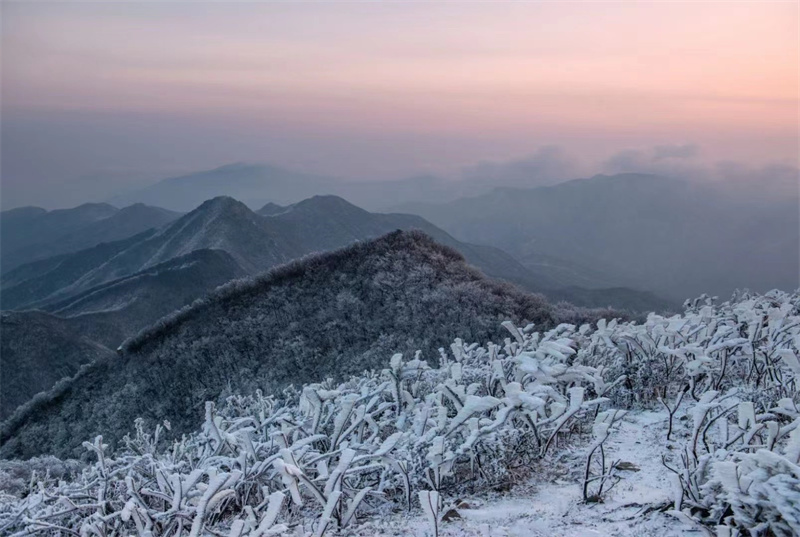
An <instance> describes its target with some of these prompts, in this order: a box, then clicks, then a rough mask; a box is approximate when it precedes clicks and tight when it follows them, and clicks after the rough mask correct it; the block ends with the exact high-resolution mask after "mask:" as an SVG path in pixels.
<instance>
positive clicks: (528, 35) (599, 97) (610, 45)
mask: <svg viewBox="0 0 800 537" xmlns="http://www.w3.org/2000/svg"><path fill="white" fill-rule="evenodd" d="M799 5H800V4H798V3H797V2H794V1H791V2H766V1H759V2H689V1H687V2H637V3H634V2H558V3H556V2H529V3H448V4H444V3H435V2H424V3H403V2H394V3H342V2H336V3H294V4H290V3H266V2H263V3H236V4H232V3H225V4H222V3H192V4H187V3H146V2H139V3H129V4H115V5H103V4H100V3H83V4H38V3H27V4H24V5H23V4H21V3H20V4H14V3H5V4H4V5H3V26H2V30H3V35H2V39H3V41H2V45H3V51H2V52H3V73H2V74H3V87H2V89H3V94H2V99H3V100H2V105H3V113H4V114H5V115H6V116H7V117H10V118H13V120H14V121H13V123H11V125H12V127H11V128H14V129H19V132H20V133H21V134H20V136H24V135H25V133H28V132H29V131H26V130H25V129H26V128H30V129H34V127H33V126H31V125H34V124H35V128H36V129H40V130H42V131H46V132H51V133H55V132H59V133H61V134H60V136H62V137H64V138H65V139H68V138H71V139H72V143H74V142H75V140H76V139H77V140H83V139H85V140H86V143H88V144H91V143H93V140H95V139H96V138H97V137H101V136H100V135H101V134H103V133H105V134H106V135H107V136H104V137H105V138H106V139H109V136H110V137H111V138H113V137H114V136H116V137H117V138H120V139H122V140H125V141H126V142H127V143H128V144H129V145H137V147H138V146H139V145H141V147H138V149H137V151H139V152H140V153H141V155H140V156H138V157H136V158H135V159H134V158H124V155H123V156H122V157H120V159H119V162H116V161H114V160H113V159H110V157H108V155H105V153H106V152H104V157H103V158H98V159H97V161H96V162H94V163H93V162H92V157H91V152H90V151H88V150H83V149H80V148H77V149H75V150H74V151H62V152H61V153H64V152H66V153H69V155H67V156H65V155H64V154H61V153H59V152H58V151H54V152H53V154H52V155H48V154H44V155H42V154H41V151H43V150H44V149H42V150H37V154H38V155H39V158H40V159H45V160H47V159H51V160H53V162H57V161H58V159H62V160H64V161H65V162H66V165H65V166H66V169H69V170H72V171H73V173H79V171H85V172H86V173H90V172H92V171H96V170H101V169H105V168H114V167H115V166H116V168H119V169H137V166H138V169H141V170H149V171H156V169H157V168H159V167H160V168H163V169H166V168H170V167H172V168H187V169H190V168H202V167H204V166H209V165H214V164H222V163H224V162H225V161H230V160H261V161H265V160H269V161H273V162H276V163H279V164H281V163H282V164H286V165H292V166H296V167H301V168H303V167H305V168H307V169H309V170H311V171H317V172H319V171H328V172H330V173H333V174H338V175H347V176H353V177H371V176H376V177H397V176H402V175H403V174H409V173H414V172H416V171H427V170H432V171H437V170H441V169H447V168H448V167H457V166H461V165H466V164H468V163H470V162H475V161H477V160H481V159H507V158H513V157H519V156H524V155H525V154H529V153H532V152H534V151H535V150H536V148H537V147H539V146H541V145H545V144H556V145H560V146H562V147H564V148H566V149H567V150H569V151H570V152H571V153H572V154H577V155H581V156H582V157H584V158H585V159H587V160H589V161H591V160H598V159H602V158H604V157H607V156H608V155H609V154H611V153H613V152H615V151H618V150H620V149H623V148H629V147H645V146H651V145H657V144H664V143H693V144H697V145H698V146H700V147H701V148H702V152H701V154H702V156H703V157H704V158H706V159H709V160H722V159H736V160H744V161H747V162H765V161H774V160H780V161H783V162H796V161H797V157H798V79H799V77H800V72H799V71H798V66H799V65H800V28H799V26H798V20H799V16H798V6H799ZM130 118H135V121H138V122H139V123H142V122H145V123H146V122H147V121H150V119H152V118H158V120H157V121H156V120H153V126H154V128H155V126H156V125H161V123H158V121H161V122H165V121H170V122H172V125H182V126H185V127H186V128H185V129H183V130H181V129H178V128H176V129H175V133H174V134H164V135H163V136H165V137H166V138H160V139H159V143H160V144H163V143H169V142H170V140H173V138H174V140H173V142H174V144H175V148H176V149H175V151H176V156H175V157H174V158H173V159H172V160H169V159H168V160H164V159H161V160H159V159H158V158H155V157H153V158H152V159H151V160H152V162H151V167H154V168H152V169H150V168H147V166H148V164H147V160H148V158H150V157H148V156H147V155H150V154H155V151H156V148H152V149H151V150H150V152H149V153H148V151H147V150H146V146H147V143H148V141H147V139H146V138H147V137H146V136H142V135H141V133H140V130H141V129H140V130H136V129H135V128H134V127H132V126H131V124H130V121H131V120H130ZM48 121H52V122H53V128H52V129H50V131H47V126H48ZM56 124H57V125H56ZM70 125H72V127H70ZM98 125H99V126H98ZM189 127H191V128H189ZM70 129H73V130H72V131H71V130H70ZM98 129H99V130H100V131H102V133H100V132H99V131H98ZM6 130H8V128H7V129H6ZM145 130H146V129H145ZM161 131H163V132H167V130H166V128H164V129H161ZM30 132H33V131H30ZM36 132H39V131H36ZM181 132H182V133H183V134H180V133H181ZM200 132H203V133H204V135H205V136H210V134H209V133H218V134H219V136H224V137H225V141H224V143H222V145H221V146H219V147H217V148H216V150H215V151H211V152H204V151H200V150H197V151H195V152H194V153H195V157H194V158H193V157H192V145H191V142H192V139H193V137H194V136H196V135H198V133H200ZM276 132H279V133H282V134H284V135H285V136H283V138H281V140H279V142H280V143H278V142H275V137H276V134H275V133H276ZM136 133H139V134H136ZM267 133H268V134H267ZM7 134H9V135H10V136H16V134H17V133H16V131H14V132H10V133H7ZM262 135H263V136H264V140H270V142H269V143H267V142H266V141H265V142H264V144H262V145H259V144H258V143H256V142H254V140H257V139H259V137H261V136H262ZM30 136H31V137H32V136H33V135H32V134H31V135H30ZM52 136H55V134H53V135H52ZM137 136H139V138H141V139H139V138H137ZM36 139H37V140H41V139H42V136H37V137H36ZM376 139H381V140H383V141H384V143H382V144H380V146H379V147H378V148H377V149H376V148H375V147H374V146H373V145H369V143H372V142H374V141H375V140H376ZM326 140H327V141H328V142H329V143H327V145H326ZM345 142H351V143H350V145H349V146H348V144H347V143H345ZM21 143H22V142H19V144H21ZM65 143H67V142H65ZM41 144H42V145H45V144H44V142H41ZM54 144H58V141H57V140H56V139H55V138H54V139H53V140H50V141H49V142H48V144H47V145H48V146H52V145H54ZM198 144H199V142H198ZM204 144H206V145H207V143H206V142H204ZM281 144H283V145H281ZM304 144H306V148H307V147H313V148H314V154H315V156H314V157H310V156H307V154H308V153H309V151H307V150H304V149H305V148H304ZM359 144H361V145H363V144H367V145H368V147H369V148H370V151H371V152H375V151H377V153H376V154H372V155H371V157H370V158H366V157H365V158H361V159H360V157H359V156H358V151H356V150H355V149H354V148H355V147H357V146H359ZM431 144H433V145H431ZM436 144H439V146H440V147H441V150H440V151H439V152H438V153H437V152H436V151H432V150H431V151H427V152H426V151H424V150H422V151H420V150H419V147H423V148H425V147H433V146H435V145H436ZM162 147H163V146H162ZM198 147H199V145H198ZM225 147H227V148H228V149H225ZM276 147H279V148H280V150H278V149H276ZM414 148H417V149H414ZM348 149H349V151H348ZM82 151H83V152H84V153H86V154H83V153H82ZM118 152H119V153H120V154H124V151H123V150H122V149H119V150H118ZM137 154H138V153H137ZM304 155H306V156H304ZM4 157H7V155H4ZM20 159H21V160H24V159H22V157H20ZM65 159H66V160H65ZM70 159H72V160H70ZM76 159H77V160H76ZM29 160H33V159H32V158H31V159H29ZM77 161H80V165H78V164H76V162H77ZM13 164H14V167H13V169H14V171H15V174H18V175H20V174H21V175H25V174H26V173H28V175H31V176H33V175H35V173H34V171H30V170H34V168H35V166H34V167H33V168H31V167H30V166H29V167H28V168H26V164H25V162H21V163H16V162H15V163H13ZM39 165H40V166H41V163H40V164H39ZM31 166H33V165H31ZM93 166H94V168H93ZM26 169H29V171H28V172H25V170H26ZM84 169H85V170H84ZM20 170H22V171H20ZM4 175H7V174H4Z"/></svg>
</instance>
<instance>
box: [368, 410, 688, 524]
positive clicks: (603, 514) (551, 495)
mask: <svg viewBox="0 0 800 537" xmlns="http://www.w3.org/2000/svg"><path fill="white" fill-rule="evenodd" d="M666 419H667V416H666V414H665V413H663V412H650V411H639V412H632V413H630V414H628V415H627V416H626V417H625V418H624V421H623V423H621V424H620V425H619V428H618V429H617V430H616V431H615V432H614V433H613V434H612V435H611V437H610V438H609V440H608V441H607V442H606V456H607V457H608V458H609V459H613V460H621V461H625V462H629V463H632V465H634V466H635V467H637V468H639V471H632V470H630V471H621V472H620V475H621V476H623V477H624V479H623V480H622V481H620V482H619V483H618V484H617V485H616V486H615V487H614V488H613V489H612V490H611V492H610V493H608V494H607V495H605V501H604V502H603V503H592V504H585V503H583V501H582V498H581V479H582V472H583V464H584V462H585V460H586V459H585V455H586V446H585V445H583V446H581V447H580V448H578V449H575V450H574V451H573V452H568V451H566V450H565V451H564V452H563V455H561V456H559V457H558V460H556V461H553V463H552V464H551V466H552V468H550V470H551V472H550V475H549V476H548V478H546V479H544V478H542V477H537V476H534V477H532V478H531V479H530V480H529V481H528V482H527V483H524V484H522V485H520V486H517V487H515V488H514V489H513V490H511V491H510V492H509V493H507V494H505V495H503V496H498V495H495V497H488V496H487V495H483V496H481V495H476V496H475V497H472V498H466V502H467V503H468V504H470V506H471V508H469V509H459V514H460V515H461V516H462V517H463V518H462V519H461V520H454V521H452V522H448V523H443V524H442V525H441V527H440V531H439V534H440V536H441V537H612V536H624V537H647V536H653V537H656V536H657V537H678V536H697V535H700V534H699V533H697V532H696V531H690V529H689V528H688V527H686V526H684V525H683V524H682V523H680V522H679V521H677V520H675V519H674V518H672V517H670V516H668V515H664V514H662V513H658V512H655V513H650V514H648V515H646V516H644V517H642V516H637V513H639V512H640V510H641V509H642V507H643V506H645V507H646V506H648V505H650V504H658V503H662V502H665V501H669V500H670V497H671V495H670V484H669V481H668V476H667V472H666V471H665V469H664V467H663V466H662V465H661V455H662V454H663V453H666V452H667V451H666V449H665V447H664V446H665V441H664V435H665V434H666V427H665V423H666ZM358 534H359V535H364V536H366V535H376V536H377V535H386V536H389V535H396V536H399V535H406V536H411V535H414V536H418V537H424V536H426V535H428V531H427V526H426V523H425V521H424V519H423V518H422V517H421V516H419V517H411V518H404V517H398V518H393V519H389V520H385V521H383V522H379V523H376V524H374V525H373V524H367V525H365V526H362V527H361V528H360V531H359V532H358Z"/></svg>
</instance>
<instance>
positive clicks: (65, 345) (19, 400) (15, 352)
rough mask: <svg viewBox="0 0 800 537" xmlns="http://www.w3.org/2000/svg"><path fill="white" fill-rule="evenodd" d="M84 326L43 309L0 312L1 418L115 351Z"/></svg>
mask: <svg viewBox="0 0 800 537" xmlns="http://www.w3.org/2000/svg"><path fill="white" fill-rule="evenodd" d="M84 328H85V326H84V325H83V323H82V322H80V321H75V320H72V319H60V318H58V317H54V316H52V315H48V314H46V313H43V312H4V313H2V314H1V315H0V330H1V331H2V337H0V370H2V375H0V419H2V420H4V419H6V418H7V417H8V416H9V415H11V413H12V412H13V411H14V409H15V408H17V407H18V406H19V405H21V404H23V403H25V402H26V401H28V400H29V399H30V398H31V397H33V396H34V395H35V394H37V393H39V392H41V391H45V390H49V389H50V388H52V387H53V385H54V384H55V383H56V382H57V381H58V380H60V379H62V378H65V377H71V376H73V375H74V374H75V373H77V371H78V369H79V368H80V367H81V366H82V365H83V364H85V363H88V362H91V361H93V360H95V359H97V358H100V357H102V356H109V355H112V354H113V353H112V351H111V350H109V349H108V348H107V347H104V346H102V345H100V344H98V343H96V342H94V341H93V340H91V339H90V338H89V337H87V335H86V333H85V332H84Z"/></svg>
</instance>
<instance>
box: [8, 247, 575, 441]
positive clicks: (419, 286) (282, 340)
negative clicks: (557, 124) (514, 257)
mask: <svg viewBox="0 0 800 537" xmlns="http://www.w3.org/2000/svg"><path fill="white" fill-rule="evenodd" d="M587 315H591V313H590V312H585V311H583V310H575V309H567V310H556V309H555V308H554V307H552V306H550V305H549V304H548V303H547V302H546V301H545V300H544V299H543V298H542V297H541V296H537V295H530V294H526V293H522V292H521V291H519V290H517V289H516V288H514V287H512V286H509V285H505V284H500V283H496V282H493V281H491V280H487V279H486V278H485V277H484V276H483V275H481V274H480V273H479V272H477V271H475V270H474V269H472V268H470V267H469V266H468V265H467V264H466V262H465V261H464V259H463V258H462V257H461V256H460V255H459V254H458V253H457V252H455V251H454V250H451V249H450V248H447V247H444V246H441V245H438V244H436V243H435V242H433V241H432V240H431V239H430V238H428V237H427V236H425V235H424V234H421V233H419V232H395V233H391V234H389V235H387V236H385V237H382V238H380V239H377V240H374V241H370V242H364V243H358V244H355V245H353V246H350V247H347V248H344V249H342V250H338V251H335V252H332V253H327V254H320V255H316V256H312V257H309V258H307V259H303V260H300V261H295V262H292V263H290V264H288V265H284V266H282V267H279V268H277V269H275V270H273V271H270V272H268V273H266V274H264V275H262V276H259V277H256V278H254V279H250V280H240V281H234V282H232V283H230V284H228V285H227V286H225V287H223V288H221V289H219V290H218V291H216V292H214V293H212V294H211V295H210V296H209V297H207V298H205V299H203V300H201V301H199V302H197V303H195V304H194V305H192V306H191V307H189V308H187V309H184V310H182V311H179V312H177V313H175V314H173V315H171V316H168V317H166V318H164V319H162V320H160V321H159V322H157V323H156V324H155V325H153V326H151V327H150V328H148V329H146V330H144V331H143V332H142V333H141V334H139V335H137V336H136V337H133V338H131V339H130V340H128V341H127V342H126V343H125V344H124V345H123V348H124V353H123V356H121V357H114V358H108V359H102V360H99V361H98V362H96V363H95V364H94V365H92V366H91V367H88V368H86V369H85V371H83V372H82V373H81V374H80V375H79V377H78V378H76V379H75V380H73V381H72V382H70V383H66V384H65V385H63V386H60V387H59V388H58V389H57V390H56V391H54V392H53V393H50V394H48V395H46V396H39V397H38V398H37V400H35V401H33V402H32V403H30V404H28V405H26V407H24V408H22V409H20V410H19V411H18V412H17V413H16V414H15V416H13V417H12V418H11V419H10V420H9V421H7V422H6V423H5V424H4V429H3V431H2V448H0V453H1V454H2V455H3V456H5V457H9V456H25V457H28V456H32V455H35V454H39V453H57V454H60V455H72V456H77V455H80V454H81V450H80V449H79V446H80V442H81V439H84V438H89V437H92V436H94V435H95V434H99V433H102V434H103V435H104V438H105V439H106V441H110V442H111V443H112V444H115V443H116V442H117V441H119V439H120V438H121V437H122V435H123V434H124V433H125V432H126V431H127V430H129V428H130V426H131V424H132V423H133V420H134V419H135V418H136V417H139V416H141V417H144V418H145V419H146V420H147V421H148V423H155V422H160V421H161V420H164V419H168V420H170V422H171V428H172V434H177V435H179V434H180V433H182V432H186V431H188V430H189V429H190V428H192V427H194V426H196V425H197V423H199V420H200V419H201V417H202V406H203V403H204V402H205V401H206V400H217V401H220V400H222V399H223V398H224V397H225V396H227V395H231V394H234V393H249V392H253V391H254V390H257V389H260V390H262V391H264V393H271V394H279V393H280V391H281V390H282V389H283V388H285V387H286V386H287V385H289V384H295V385H298V384H300V383H302V382H307V381H312V380H314V379H324V378H327V377H334V378H338V379H342V378H345V377H346V376H347V375H350V374H355V373H358V372H361V371H363V370H365V369H372V368H380V367H383V366H384V365H385V364H386V360H387V357H388V356H391V354H392V353H394V352H414V351H415V350H417V349H420V350H421V351H422V354H423V357H425V358H426V359H428V360H431V361H433V362H435V361H436V360H437V356H438V350H437V349H439V347H442V346H445V345H446V344H448V342H449V340H450V339H451V338H452V337H453V336H456V337H461V338H463V339H464V340H468V341H474V340H493V339H494V340H497V341H500V340H501V339H502V338H503V337H504V336H503V335H502V332H501V330H502V329H501V328H500V326H499V324H500V322H502V321H503V320H506V319H512V320H514V321H515V322H520V323H527V322H534V323H536V324H537V325H538V326H542V327H549V326H554V324H557V322H559V321H560V320H569V321H578V320H581V319H583V318H584V317H586V316H587ZM443 334H449V335H447V336H444V335H443Z"/></svg>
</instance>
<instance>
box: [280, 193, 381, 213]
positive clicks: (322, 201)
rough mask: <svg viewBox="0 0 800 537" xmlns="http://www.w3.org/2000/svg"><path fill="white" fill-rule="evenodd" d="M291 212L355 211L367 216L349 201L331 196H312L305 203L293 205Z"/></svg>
mask: <svg viewBox="0 0 800 537" xmlns="http://www.w3.org/2000/svg"><path fill="white" fill-rule="evenodd" d="M289 210H292V211H309V210H311V211H332V210H335V211H341V210H346V211H353V212H357V213H359V214H361V213H364V214H366V213H367V211H365V210H364V209H362V208H360V207H357V206H355V205H353V204H352V203H350V202H349V201H347V200H346V199H344V198H340V197H339V196H334V195H330V194H326V195H317V196H312V197H310V198H307V199H304V200H303V201H299V202H297V203H295V204H293V205H290V206H289Z"/></svg>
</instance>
